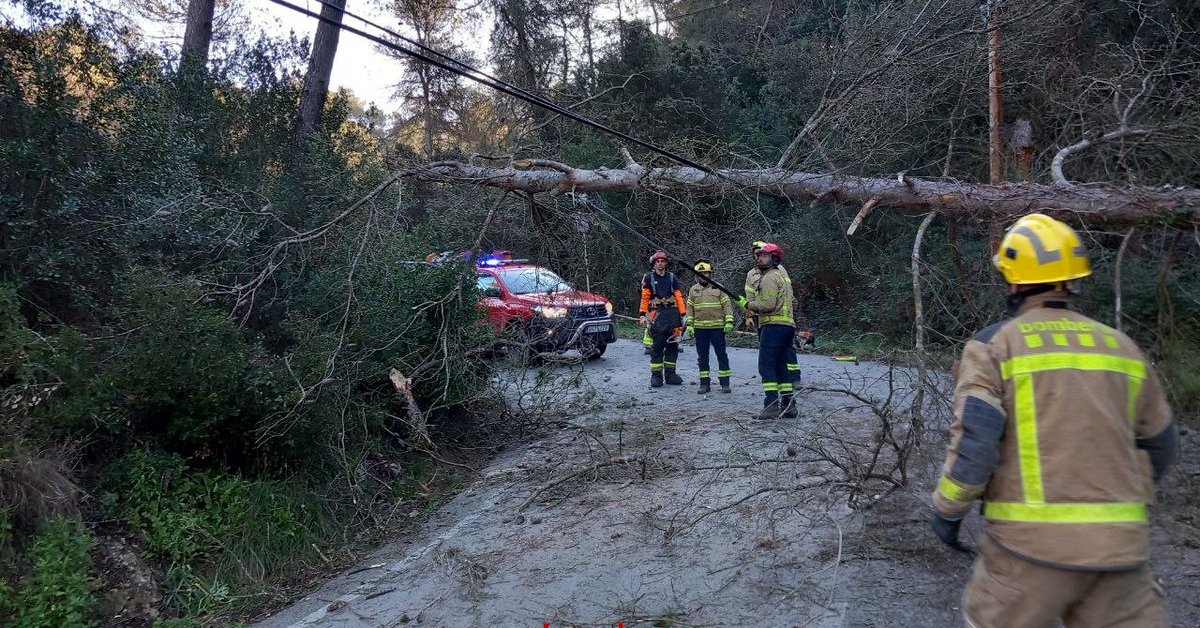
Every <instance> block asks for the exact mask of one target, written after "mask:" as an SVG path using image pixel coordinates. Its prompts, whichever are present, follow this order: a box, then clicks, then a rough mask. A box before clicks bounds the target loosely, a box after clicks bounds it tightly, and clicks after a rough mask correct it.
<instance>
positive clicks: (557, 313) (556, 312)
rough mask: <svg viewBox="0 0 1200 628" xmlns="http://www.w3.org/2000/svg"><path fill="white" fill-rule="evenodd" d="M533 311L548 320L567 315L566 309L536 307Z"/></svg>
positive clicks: (544, 306)
mask: <svg viewBox="0 0 1200 628" xmlns="http://www.w3.org/2000/svg"><path fill="white" fill-rule="evenodd" d="M533 311H535V312H537V313H538V314H539V315H541V316H544V317H546V318H563V317H565V316H566V315H567V308H565V307H550V306H546V305H535V306H534V307H533Z"/></svg>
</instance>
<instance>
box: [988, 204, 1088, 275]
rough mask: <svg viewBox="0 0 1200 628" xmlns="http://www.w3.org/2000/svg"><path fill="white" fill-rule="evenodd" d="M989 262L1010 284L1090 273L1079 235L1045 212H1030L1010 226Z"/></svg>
mask: <svg viewBox="0 0 1200 628" xmlns="http://www.w3.org/2000/svg"><path fill="white" fill-rule="evenodd" d="M992 264H994V265H995V266H996V268H997V269H999V270H1000V272H1001V273H1002V274H1003V275H1004V280H1005V281H1007V282H1008V283H1011V284H1036V283H1056V282H1060V281H1070V280H1072V279H1079V278H1080V277H1087V276H1088V275H1090V274H1092V266H1091V264H1090V263H1089V262H1088V256H1087V252H1086V251H1084V250H1083V241H1081V240H1080V239H1079V234H1077V233H1075V230H1074V229H1072V228H1071V227H1069V226H1067V225H1066V223H1063V222H1060V221H1058V220H1055V219H1053V218H1051V217H1049V216H1047V215H1045V214H1030V215H1028V216H1025V217H1023V218H1021V219H1020V220H1018V221H1017V222H1016V223H1015V224H1014V225H1013V226H1012V227H1009V229H1008V232H1007V233H1005V234H1004V239H1003V240H1001V241H1000V249H999V250H998V251H996V255H994V256H993V257H992Z"/></svg>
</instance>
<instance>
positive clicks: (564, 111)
mask: <svg viewBox="0 0 1200 628" xmlns="http://www.w3.org/2000/svg"><path fill="white" fill-rule="evenodd" d="M270 1H271V2H272V3H274V4H277V5H279V6H282V7H286V8H289V9H292V10H293V11H296V12H297V13H301V14H303V15H307V16H309V17H314V18H317V19H318V20H320V21H321V22H325V23H326V24H329V25H331V26H334V27H336V28H338V29H340V30H343V31H346V32H349V33H354V34H355V35H358V36H360V37H363V38H364V39H367V40H370V41H373V42H375V43H377V44H379V45H381V46H383V47H385V48H388V49H391V50H395V51H397V52H400V53H402V54H404V55H407V56H410V57H412V58H414V59H417V60H418V61H422V62H424V63H427V64H429V65H432V66H434V67H438V68H441V69H443V70H446V71H447V72H451V73H453V74H456V75H458V76H461V77H463V78H467V79H470V80H472V81H475V82H476V83H479V84H481V85H483V86H485V87H490V88H492V89H494V90H496V91H499V92H501V93H504V94H507V95H509V96H512V97H514V98H518V99H520V100H523V101H525V102H528V103H530V104H532V105H535V106H538V107H541V108H543V109H548V110H550V111H553V112H554V113H557V114H559V115H562V116H565V117H567V118H570V119H572V120H574V121H576V122H579V123H581V124H585V125H587V126H590V127H592V128H594V129H597V130H600V131H603V132H605V133H608V134H610V135H614V136H616V137H619V138H621V139H623V140H625V141H627V142H631V143H633V144H636V145H638V146H641V147H642V148H645V149H647V150H649V151H652V152H654V153H657V154H659V155H662V156H664V157H667V158H668V159H671V160H674V161H677V162H679V163H681V164H683V165H685V166H689V167H692V168H696V169H697V170H701V171H703V172H706V173H708V174H712V175H715V176H718V177H720V176H721V175H720V173H718V172H717V171H715V170H714V169H712V168H710V167H708V166H705V165H703V164H700V163H697V162H695V161H692V160H691V159H688V158H687V157H683V156H682V155H678V154H676V153H674V152H671V151H669V150H666V149H664V148H659V147H658V146H655V145H654V144H651V143H649V142H646V141H644V140H641V139H638V138H636V137H633V136H632V135H629V134H627V133H624V132H622V131H619V130H617V129H614V128H612V127H609V126H606V125H604V124H601V123H600V122H596V121H595V120H592V119H591V118H589V117H587V116H584V115H582V114H579V113H576V112H575V111H572V110H570V109H568V108H566V107H563V106H562V105H558V104H556V103H554V102H552V101H550V100H547V99H546V98H544V97H542V96H538V95H535V94H531V93H529V92H527V91H526V90H524V89H521V88H519V87H516V86H510V85H508V84H507V83H505V82H504V81H501V80H499V79H496V78H493V77H490V76H489V75H488V74H486V73H484V72H482V71H479V70H476V69H474V68H472V67H471V66H469V65H467V64H465V63H463V62H461V61H457V60H454V59H453V58H452V57H449V56H447V55H444V54H442V53H440V52H436V51H434V50H432V49H431V48H429V47H427V46H424V45H421V44H416V45H417V46H418V47H420V48H421V49H423V50H427V51H430V52H431V54H436V55H437V56H439V57H442V58H445V59H450V60H451V61H452V62H453V63H454V64H455V65H457V66H461V67H454V66H453V65H450V64H447V63H446V62H443V61H439V60H438V59H435V58H433V57H431V56H428V55H425V54H422V53H420V52H417V51H415V50H409V49H408V48H405V47H403V46H401V45H399V44H397V43H395V42H393V41H388V40H386V39H384V38H382V37H380V36H378V35H375V34H372V33H368V32H366V31H363V30H360V29H357V28H354V27H353V26H347V25H345V24H343V23H341V22H340V21H337V20H334V19H331V18H328V17H325V16H323V15H321V14H319V13H314V12H313V11H310V10H308V9H306V8H304V7H301V6H297V5H294V4H291V3H290V2H286V1H285V0H270ZM313 1H314V2H316V3H318V4H320V5H322V6H326V7H331V8H333V9H336V10H338V11H340V12H341V13H342V14H343V15H349V13H348V12H347V11H346V10H345V9H343V8H339V7H336V6H333V5H331V4H329V3H328V2H326V1H325V0H313ZM353 17H354V18H355V19H358V20H359V21H362V22H363V23H364V24H370V25H371V26H373V27H374V28H378V29H379V30H381V31H383V32H385V33H388V34H389V35H392V36H393V37H397V38H400V39H402V40H406V41H408V38H406V37H404V36H402V35H400V34H399V33H396V32H394V31H391V30H390V29H387V28H384V27H382V26H379V25H378V24H375V23H373V22H370V21H369V20H366V19H364V18H361V17H358V16H353ZM463 68H466V69H463Z"/></svg>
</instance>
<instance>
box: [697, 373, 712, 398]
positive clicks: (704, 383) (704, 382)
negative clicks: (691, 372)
mask: <svg viewBox="0 0 1200 628" xmlns="http://www.w3.org/2000/svg"><path fill="white" fill-rule="evenodd" d="M711 390H712V387H711V386H709V379H708V378H707V377H702V378H700V388H697V389H696V394H697V395H707V394H708V393H709V392H710V391H711Z"/></svg>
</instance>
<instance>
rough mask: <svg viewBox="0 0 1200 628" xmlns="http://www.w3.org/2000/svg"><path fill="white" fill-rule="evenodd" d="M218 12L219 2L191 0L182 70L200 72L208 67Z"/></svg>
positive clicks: (180, 58)
mask: <svg viewBox="0 0 1200 628" xmlns="http://www.w3.org/2000/svg"><path fill="white" fill-rule="evenodd" d="M216 10H217V0H191V1H190V2H189V3H188V12H187V28H186V30H184V32H183V50H182V51H181V52H180V54H179V67H180V69H181V70H185V71H200V70H202V69H203V68H204V67H205V66H207V65H208V49H209V47H210V46H211V45H212V32H213V15H214V13H215V12H216Z"/></svg>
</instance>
